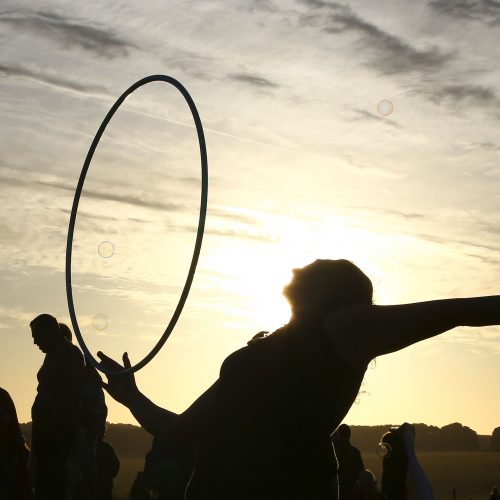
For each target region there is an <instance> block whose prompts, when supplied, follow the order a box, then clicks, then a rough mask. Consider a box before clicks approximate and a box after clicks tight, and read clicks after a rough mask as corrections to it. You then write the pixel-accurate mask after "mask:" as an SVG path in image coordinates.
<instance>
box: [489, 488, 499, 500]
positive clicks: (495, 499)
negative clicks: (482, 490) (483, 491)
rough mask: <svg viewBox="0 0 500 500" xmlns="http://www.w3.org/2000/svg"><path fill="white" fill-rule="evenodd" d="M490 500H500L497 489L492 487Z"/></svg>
mask: <svg viewBox="0 0 500 500" xmlns="http://www.w3.org/2000/svg"><path fill="white" fill-rule="evenodd" d="M490 500H500V493H499V492H498V488H497V487H496V486H493V489H492V490H491V495H490Z"/></svg>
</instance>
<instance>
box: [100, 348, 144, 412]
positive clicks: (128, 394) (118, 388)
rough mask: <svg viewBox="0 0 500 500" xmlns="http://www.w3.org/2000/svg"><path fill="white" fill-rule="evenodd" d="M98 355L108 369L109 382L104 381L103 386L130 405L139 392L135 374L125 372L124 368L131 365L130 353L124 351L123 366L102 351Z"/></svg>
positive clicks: (117, 399) (112, 394)
mask: <svg viewBox="0 0 500 500" xmlns="http://www.w3.org/2000/svg"><path fill="white" fill-rule="evenodd" d="M97 357H98V358H99V359H100V363H99V364H100V365H101V366H102V367H103V368H104V369H105V370H106V377H107V379H108V382H107V383H105V382H103V383H102V386H103V387H104V388H105V389H106V391H108V393H109V394H110V396H112V397H113V398H114V399H116V401H118V402H119V403H122V404H123V405H125V406H128V405H129V404H130V402H131V400H132V399H134V397H136V396H137V394H138V393H139V389H138V388H137V384H136V383H135V377H134V374H133V373H131V372H130V373H125V374H124V373H123V369H127V368H130V367H131V363H130V359H129V357H128V354H127V353H126V352H124V353H123V357H122V359H123V366H122V365H120V363H118V362H116V361H115V360H114V359H112V358H110V357H109V356H106V355H105V354H104V353H102V352H100V351H99V352H98V353H97ZM113 372H116V374H113Z"/></svg>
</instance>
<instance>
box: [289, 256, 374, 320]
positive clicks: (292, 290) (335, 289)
mask: <svg viewBox="0 0 500 500" xmlns="http://www.w3.org/2000/svg"><path fill="white" fill-rule="evenodd" d="M293 273H294V276H293V279H292V281H291V282H290V284H289V285H287V286H286V287H285V289H284V290H283V294H284V296H285V297H286V298H287V299H288V301H289V302H290V305H291V306H292V311H293V312H297V311H300V312H301V313H305V314H307V315H309V316H314V315H316V316H318V315H322V314H326V313H328V312H330V311H332V310H334V309H337V308H339V307H344V306H347V305H354V304H371V303H372V300H373V286H372V282H371V281H370V279H369V278H368V276H366V274H365V273H363V271H361V269H359V267H357V266H356V265H354V264H353V263H352V262H350V261H348V260H345V259H339V260H329V259H318V260H315V261H314V262H313V263H311V264H309V265H307V266H305V267H303V268H301V269H294V271H293Z"/></svg>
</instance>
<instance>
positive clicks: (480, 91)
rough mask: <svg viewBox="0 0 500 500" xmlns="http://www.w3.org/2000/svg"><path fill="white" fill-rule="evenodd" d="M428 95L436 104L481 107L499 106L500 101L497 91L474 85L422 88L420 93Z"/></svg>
mask: <svg viewBox="0 0 500 500" xmlns="http://www.w3.org/2000/svg"><path fill="white" fill-rule="evenodd" d="M418 92H419V93H420V94H424V95H426V96H427V97H428V98H429V99H430V100H431V101H432V102H434V103H436V104H441V103H443V102H445V103H451V104H459V103H462V102H469V103H473V104H475V105H477V106H480V107H491V106H492V105H496V106H498V105H499V104H500V99H499V98H498V96H497V95H496V93H495V91H494V90H493V89H491V88H489V87H484V86H482V85H473V84H454V85H442V86H438V87H435V88H432V87H431V88H429V87H427V88H425V87H424V88H422V89H420V90H419V91H418Z"/></svg>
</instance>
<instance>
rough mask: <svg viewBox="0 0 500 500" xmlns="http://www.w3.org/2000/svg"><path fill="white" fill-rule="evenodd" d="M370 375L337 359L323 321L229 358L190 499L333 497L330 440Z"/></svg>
mask: <svg viewBox="0 0 500 500" xmlns="http://www.w3.org/2000/svg"><path fill="white" fill-rule="evenodd" d="M365 370H366V366H360V367H359V369H355V368H353V367H351V366H349V365H348V364H346V363H345V362H344V361H343V360H342V359H341V358H340V357H339V356H338V354H337V353H336V352H335V350H334V348H333V346H332V344H331V342H330V340H329V339H328V337H327V335H326V333H325V332H324V331H323V328H322V326H321V324H320V323H318V324H312V325H311V324H310V325H307V327H306V326H296V325H292V324H289V325H286V326H285V327H283V328H281V329H279V330H277V331H276V332H274V333H273V334H272V335H269V336H268V337H265V338H263V339H261V340H258V341H256V342H253V343H251V344H250V345H248V346H247V347H244V348H242V349H240V350H238V351H236V352H234V353H233V354H231V355H230V356H229V357H228V358H227V359H226V360H225V361H224V363H223V364H222V367H221V371H220V380H219V387H218V393H217V398H216V408H215V414H214V416H213V418H212V419H211V422H209V429H208V431H207V432H206V433H205V434H204V436H203V438H202V441H201V443H200V447H199V450H198V455H197V460H196V465H195V469H194V472H193V476H192V478H191V482H190V484H189V486H188V490H187V496H186V498H187V499H189V500H225V499H228V500H229V499H231V500H235V499H238V500H245V499H248V500H250V499H252V500H257V499H258V500H268V499H269V500H280V499H283V500H285V499H286V500H293V499H297V500H306V499H308V500H309V499H314V500H323V499H325V500H326V499H328V500H330V499H335V498H336V493H332V491H333V489H332V484H333V481H334V480H335V478H336V471H337V461H336V458H335V453H334V451H333V446H332V443H331V439H330V435H331V434H332V433H333V431H334V430H335V429H336V427H337V426H338V425H339V424H340V423H341V421H342V420H343V418H344V417H345V415H346V414H347V412H348V410H349V408H350V407H351V405H352V403H353V402H354V400H355V398H356V396H357V393H358V390H359V387H360V385H361V382H362V380H363V376H364V372H365ZM314 488H319V489H318V490H317V492H313V490H314Z"/></svg>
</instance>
